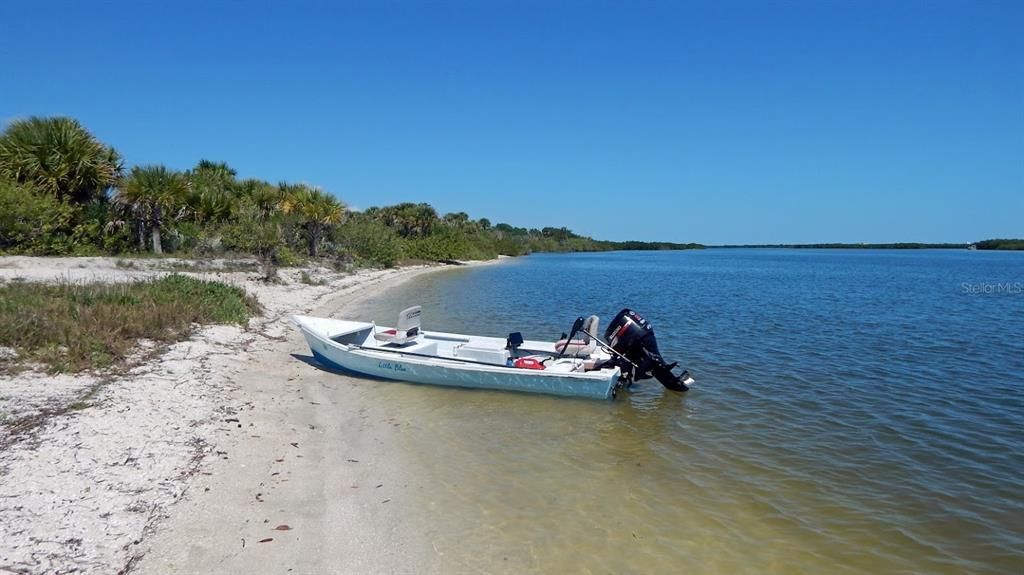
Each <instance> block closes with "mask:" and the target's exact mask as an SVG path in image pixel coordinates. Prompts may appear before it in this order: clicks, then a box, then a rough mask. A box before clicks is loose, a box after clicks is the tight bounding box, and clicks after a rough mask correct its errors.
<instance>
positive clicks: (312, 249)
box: [309, 224, 320, 258]
mask: <svg viewBox="0 0 1024 575" xmlns="http://www.w3.org/2000/svg"><path fill="white" fill-rule="evenodd" d="M319 251H320V228H319V226H317V225H315V224H314V225H313V226H311V227H310V228H309V255H310V256H311V257H314V258H315V257H317V252H319Z"/></svg>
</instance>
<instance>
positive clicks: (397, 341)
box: [373, 305, 423, 345]
mask: <svg viewBox="0 0 1024 575" xmlns="http://www.w3.org/2000/svg"><path fill="white" fill-rule="evenodd" d="M422 312H423V308H422V307H421V306H418V305H414V306H412V307H410V308H406V309H403V310H402V311H401V313H399V314H398V324H397V325H396V326H395V328H394V329H380V330H379V329H377V324H374V325H373V339H375V340H377V341H379V342H381V343H383V344H385V345H405V344H407V343H410V342H413V341H416V340H417V339H418V338H419V337H420V335H422V334H421V332H420V316H421V315H422Z"/></svg>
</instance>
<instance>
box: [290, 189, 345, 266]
mask: <svg viewBox="0 0 1024 575" xmlns="http://www.w3.org/2000/svg"><path fill="white" fill-rule="evenodd" d="M296 188H297V189H293V190H292V194H291V197H292V200H291V201H292V205H293V206H294V207H293V208H291V211H292V213H295V214H297V215H298V217H299V219H300V221H301V222H302V226H303V227H304V228H305V229H306V237H307V239H308V240H309V255H310V256H312V257H314V258H315V257H317V256H318V255H319V252H320V241H321V240H322V239H323V237H324V235H325V234H326V233H327V231H328V230H329V229H330V228H331V226H333V225H336V224H338V223H340V222H341V218H342V216H344V214H345V206H344V205H343V204H342V203H341V202H339V201H338V200H337V199H335V197H334V196H332V195H330V194H328V193H326V192H324V191H322V190H320V189H318V188H312V187H309V186H306V185H304V184H299V185H298V186H296Z"/></svg>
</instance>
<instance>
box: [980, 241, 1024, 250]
mask: <svg viewBox="0 0 1024 575" xmlns="http://www.w3.org/2000/svg"><path fill="white" fill-rule="evenodd" d="M974 246H975V247H976V248H978V249H979V250H1024V239H1020V240H1006V239H995V240H984V241H980V242H978V243H976V244H974Z"/></svg>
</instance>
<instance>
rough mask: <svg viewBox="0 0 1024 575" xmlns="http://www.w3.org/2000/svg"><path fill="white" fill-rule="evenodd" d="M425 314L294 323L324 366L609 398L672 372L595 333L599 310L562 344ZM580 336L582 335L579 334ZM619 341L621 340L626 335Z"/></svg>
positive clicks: (416, 310)
mask: <svg viewBox="0 0 1024 575" xmlns="http://www.w3.org/2000/svg"><path fill="white" fill-rule="evenodd" d="M628 311H629V310H623V313H624V312H628ZM623 313H620V314H619V316H616V320H619V318H620V316H623ZM629 313H633V312H629ZM634 315H635V314H634ZM421 317H422V310H421V308H420V307H419V306H414V307H410V308H408V309H405V310H403V311H402V312H401V313H400V314H399V319H398V324H397V325H396V327H394V328H386V327H380V326H377V325H376V324H375V323H373V322H369V323H368V322H362V321H350V320H340V319H328V318H319V317H309V316H293V317H292V321H293V322H294V323H295V324H296V325H297V326H298V327H299V329H300V330H301V331H302V334H303V336H305V338H306V341H307V343H308V344H309V348H310V350H311V351H312V352H313V357H314V358H315V359H316V360H317V361H318V362H319V363H320V364H321V365H323V366H325V367H327V368H330V369H333V370H337V371H343V372H348V373H352V374H356V375H361V376H370V377H376V378H383V379H390V380H398V381H407V382H412V383H425V384H433V385H446V386H455V387H468V388H477V389H497V390H507V391H522V392H532V393H546V394H553V395H562V396H575V397H589V398H597V399H611V398H614V397H615V396H616V394H617V392H618V390H619V389H620V388H621V387H622V386H624V385H628V384H629V383H631V382H632V381H633V379H634V378H637V379H641V378H643V377H645V376H646V377H650V374H649V373H648V372H650V371H651V370H652V369H653V370H655V371H657V370H658V369H659V367H658V366H659V365H660V368H661V369H663V371H664V370H665V369H667V372H668V373H669V375H672V374H671V369H672V367H674V366H666V365H664V363H663V362H661V363H659V364H658V365H652V364H650V360H648V362H649V364H647V365H644V364H641V363H640V362H643V361H644V360H645V359H646V358H645V357H641V356H639V355H636V354H634V355H636V357H634V358H633V359H632V360H631V359H628V358H627V356H626V355H623V354H622V353H620V351H617V350H616V349H614V348H613V347H612V346H611V345H609V344H607V343H605V342H603V341H602V340H600V339H599V338H598V337H597V325H598V319H597V317H596V316H591V317H590V318H589V319H588V320H583V318H579V319H578V320H577V321H576V324H575V325H574V326H573V329H572V331H571V332H570V334H569V335H568V336H565V335H564V334H563V339H561V340H560V341H557V342H544V341H532V340H524V339H523V338H522V336H521V335H520V334H519V333H511V334H509V336H508V337H506V338H500V337H487V336H475V335H463V334H457V333H445V332H435V331H425V330H422V329H421V324H420V320H421ZM636 317H637V318H639V316H636ZM639 319H640V321H642V322H643V321H644V320H643V319H642V318H639ZM624 322H626V323H628V325H627V326H626V327H630V326H635V323H632V322H630V320H629V318H628V317H627V319H626V320H624ZM613 323H614V322H613ZM613 327H614V328H615V331H620V332H621V331H623V330H622V328H620V327H617V326H615V325H613ZM642 328H644V329H646V330H648V331H650V343H652V344H654V349H653V351H654V355H655V356H656V357H657V359H658V361H659V362H660V355H657V344H656V343H654V340H653V330H650V328H649V326H647V325H646V323H644V324H643V325H642ZM609 332H612V328H609ZM638 333H639V332H638ZM577 334H579V337H578V338H577V337H574V336H576V335H577ZM620 335H622V334H620ZM617 341H622V342H624V341H625V338H621V337H620V338H617ZM648 347H650V346H648ZM623 349H625V348H623ZM636 360H639V361H636ZM644 368H646V369H644ZM637 375H639V376H640V377H636V376H637ZM656 375H657V373H656ZM662 376H664V373H662ZM672 377H673V378H674V379H673V380H672V381H673V382H674V383H675V386H674V387H673V385H672V384H670V383H666V382H665V381H663V383H666V386H667V387H670V388H673V389H676V390H677V391H685V390H686V388H687V385H688V384H689V383H692V382H693V380H692V379H690V378H689V374H688V373H684V374H683V375H682V376H678V378H676V376H674V375H672ZM662 379H663V378H662V377H659V380H662Z"/></svg>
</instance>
